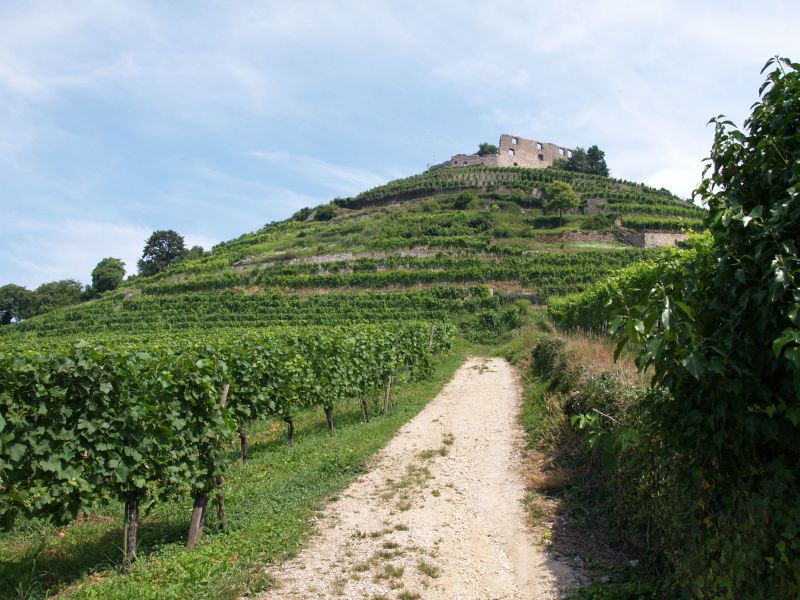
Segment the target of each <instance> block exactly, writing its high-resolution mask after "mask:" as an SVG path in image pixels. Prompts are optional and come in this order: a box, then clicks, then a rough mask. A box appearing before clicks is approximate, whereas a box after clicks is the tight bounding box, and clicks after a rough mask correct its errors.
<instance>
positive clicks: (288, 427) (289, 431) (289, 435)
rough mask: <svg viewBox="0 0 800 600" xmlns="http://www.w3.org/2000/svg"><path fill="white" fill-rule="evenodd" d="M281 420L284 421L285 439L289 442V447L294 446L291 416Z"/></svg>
mask: <svg viewBox="0 0 800 600" xmlns="http://www.w3.org/2000/svg"><path fill="white" fill-rule="evenodd" d="M283 420H284V421H286V437H287V439H288V440H289V445H290V446H294V440H295V435H294V419H292V417H291V415H287V416H285V417H283Z"/></svg>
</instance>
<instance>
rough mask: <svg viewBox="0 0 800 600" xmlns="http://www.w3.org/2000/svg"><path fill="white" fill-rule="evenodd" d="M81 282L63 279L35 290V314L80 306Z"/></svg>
mask: <svg viewBox="0 0 800 600" xmlns="http://www.w3.org/2000/svg"><path fill="white" fill-rule="evenodd" d="M82 290H83V286H81V283H80V281H76V280H75V279H61V280H59V281H51V282H49V283H43V284H42V285H40V286H39V287H37V288H36V289H35V290H34V297H35V311H34V312H35V314H39V313H43V312H47V311H48V310H52V309H54V308H59V307H61V306H69V305H71V304H78V302H80V301H81V291H82Z"/></svg>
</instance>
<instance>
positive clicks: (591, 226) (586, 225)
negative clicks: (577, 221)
mask: <svg viewBox="0 0 800 600" xmlns="http://www.w3.org/2000/svg"><path fill="white" fill-rule="evenodd" d="M611 225H612V221H611V219H610V218H609V216H608V215H600V214H598V215H590V216H589V217H588V218H586V219H584V220H583V221H581V229H586V230H591V231H605V230H607V229H611Z"/></svg>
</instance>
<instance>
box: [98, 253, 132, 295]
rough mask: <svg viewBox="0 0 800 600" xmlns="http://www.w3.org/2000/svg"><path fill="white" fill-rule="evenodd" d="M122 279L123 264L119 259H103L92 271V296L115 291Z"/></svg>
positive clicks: (123, 274)
mask: <svg viewBox="0 0 800 600" xmlns="http://www.w3.org/2000/svg"><path fill="white" fill-rule="evenodd" d="M123 277H125V263H124V262H122V261H121V260H120V259H119V258H112V257H108V258H104V259H103V260H101V261H100V262H99V263H97V266H96V267H95V268H94V269H92V292H93V294H102V293H103V292H107V291H109V290H115V289H117V288H118V287H119V285H120V284H121V283H122V278H123Z"/></svg>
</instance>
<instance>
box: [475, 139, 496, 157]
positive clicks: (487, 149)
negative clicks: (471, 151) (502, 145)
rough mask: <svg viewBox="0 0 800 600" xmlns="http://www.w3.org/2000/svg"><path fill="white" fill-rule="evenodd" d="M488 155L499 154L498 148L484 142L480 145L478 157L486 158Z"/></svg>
mask: <svg viewBox="0 0 800 600" xmlns="http://www.w3.org/2000/svg"><path fill="white" fill-rule="evenodd" d="M487 154H497V146H495V145H494V144H490V143H489V142H484V143H482V144H479V145H478V156H486V155H487Z"/></svg>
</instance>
